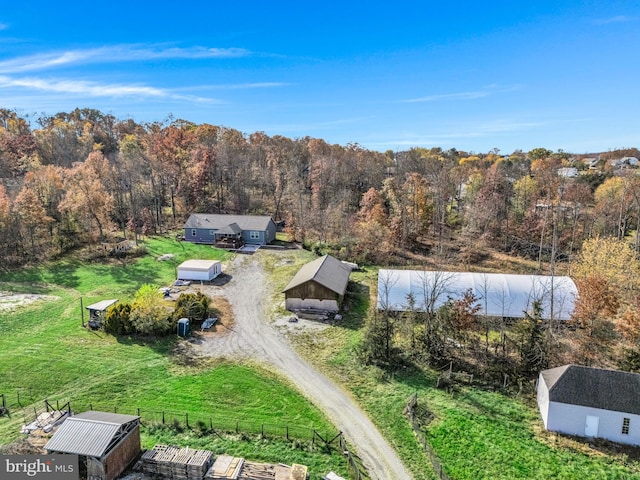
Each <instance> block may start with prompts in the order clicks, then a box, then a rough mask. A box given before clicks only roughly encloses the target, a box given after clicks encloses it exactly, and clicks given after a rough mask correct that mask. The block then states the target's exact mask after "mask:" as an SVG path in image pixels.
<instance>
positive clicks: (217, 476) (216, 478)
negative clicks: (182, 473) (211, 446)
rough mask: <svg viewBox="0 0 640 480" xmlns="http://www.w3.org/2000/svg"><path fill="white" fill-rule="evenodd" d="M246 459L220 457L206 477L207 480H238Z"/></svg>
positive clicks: (228, 456)
mask: <svg viewBox="0 0 640 480" xmlns="http://www.w3.org/2000/svg"><path fill="white" fill-rule="evenodd" d="M244 464H245V462H244V458H238V457H232V456H230V455H220V456H218V458H216V461H215V462H214V463H213V466H212V467H211V468H210V469H209V471H208V472H207V474H206V475H205V479H206V480H238V478H240V472H242V470H243V466H244Z"/></svg>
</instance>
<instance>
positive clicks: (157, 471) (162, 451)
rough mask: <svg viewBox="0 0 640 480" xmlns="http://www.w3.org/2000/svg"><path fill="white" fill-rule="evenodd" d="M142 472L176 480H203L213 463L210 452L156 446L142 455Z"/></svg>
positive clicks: (170, 446)
mask: <svg viewBox="0 0 640 480" xmlns="http://www.w3.org/2000/svg"><path fill="white" fill-rule="evenodd" d="M140 460H141V462H142V471H143V472H145V473H150V474H154V475H161V476H163V477H165V478H172V479H174V480H202V477H204V475H205V473H206V472H207V470H208V468H209V467H210V466H211V463H212V462H213V453H211V452H210V451H208V450H194V449H192V448H189V447H186V448H178V447H174V446H172V445H156V446H154V447H153V449H152V450H148V451H146V452H145V453H143V454H142V457H141V458H140Z"/></svg>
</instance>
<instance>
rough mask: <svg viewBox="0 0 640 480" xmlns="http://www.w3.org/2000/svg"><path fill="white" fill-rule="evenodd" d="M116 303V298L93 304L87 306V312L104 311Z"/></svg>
mask: <svg viewBox="0 0 640 480" xmlns="http://www.w3.org/2000/svg"><path fill="white" fill-rule="evenodd" d="M117 301H118V299H117V298H114V299H111V300H102V301H101V302H98V303H94V304H92V305H88V306H87V310H98V311H101V312H102V311H104V310H106V309H107V308H109V307H110V306H111V305H113V304H114V303H116V302H117Z"/></svg>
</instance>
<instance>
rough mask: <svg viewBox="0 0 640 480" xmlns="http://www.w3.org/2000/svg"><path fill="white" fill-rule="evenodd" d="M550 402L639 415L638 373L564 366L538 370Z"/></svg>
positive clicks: (639, 385) (639, 377) (639, 381)
mask: <svg viewBox="0 0 640 480" xmlns="http://www.w3.org/2000/svg"><path fill="white" fill-rule="evenodd" d="M540 375H541V376H542V380H543V381H544V383H545V384H546V385H547V388H548V389H549V401H551V402H558V403H567V404H569V405H581V406H583V407H591V408H600V409H603V410H613V411H615V412H625V413H633V414H636V415H640V402H638V399H639V398H640V375H638V374H637V373H631V372H622V371H620V370H605V369H603V368H593V367H584V366H581V365H564V366H562V367H557V368H550V369H549V370H543V371H542V372H540Z"/></svg>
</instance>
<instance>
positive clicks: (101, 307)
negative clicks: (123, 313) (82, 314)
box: [87, 298, 118, 328]
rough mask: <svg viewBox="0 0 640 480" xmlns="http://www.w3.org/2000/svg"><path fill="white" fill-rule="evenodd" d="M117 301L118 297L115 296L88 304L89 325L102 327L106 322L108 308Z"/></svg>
mask: <svg viewBox="0 0 640 480" xmlns="http://www.w3.org/2000/svg"><path fill="white" fill-rule="evenodd" d="M116 303H118V299H117V298H113V299H111V300H102V301H101V302H98V303H94V304H92V305H89V306H87V310H89V326H90V327H91V328H100V327H101V326H102V325H103V324H104V316H105V313H106V312H107V309H108V308H109V307H110V306H111V305H114V304H116Z"/></svg>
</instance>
